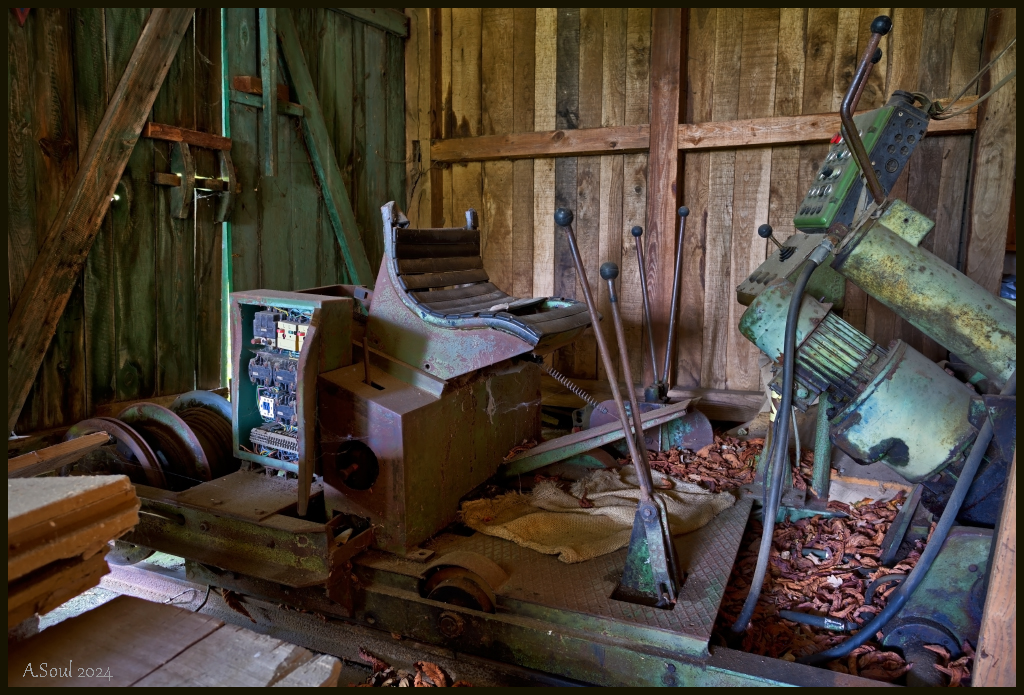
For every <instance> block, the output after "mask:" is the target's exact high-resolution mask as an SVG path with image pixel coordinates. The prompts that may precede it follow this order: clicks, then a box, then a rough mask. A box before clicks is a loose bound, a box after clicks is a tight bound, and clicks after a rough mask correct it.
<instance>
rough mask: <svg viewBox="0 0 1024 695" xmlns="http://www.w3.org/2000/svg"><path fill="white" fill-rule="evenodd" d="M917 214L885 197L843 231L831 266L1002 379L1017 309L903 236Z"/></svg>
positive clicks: (1013, 360)
mask: <svg viewBox="0 0 1024 695" xmlns="http://www.w3.org/2000/svg"><path fill="white" fill-rule="evenodd" d="M889 211H893V212H896V211H899V213H901V214H896V215H889V214H887V213H889ZM920 218H924V216H923V215H921V214H920V213H917V212H915V211H914V210H913V209H912V208H910V206H908V205H906V204H904V203H900V204H899V205H896V204H895V202H894V203H892V204H890V205H889V206H888V207H887V208H886V211H885V212H883V214H882V217H881V218H880V219H878V220H876V221H874V222H869V223H867V224H865V225H863V226H862V227H861V228H860V229H859V230H857V231H856V232H855V233H853V234H850V235H849V236H847V238H846V239H845V240H844V242H843V244H842V246H841V248H840V250H839V252H838V253H837V255H836V259H835V261H834V262H833V264H832V267H833V268H835V269H836V270H838V271H839V272H840V273H842V274H843V275H844V276H845V277H846V278H847V279H849V280H851V281H852V282H854V283H855V284H857V285H858V286H859V287H861V288H862V289H863V290H864V291H865V292H867V293H868V294H869V295H871V296H872V297H874V298H875V299H877V300H878V301H880V302H881V303H882V304H884V305H885V306H887V307H889V308H890V309H892V310H893V311H895V312H896V314H898V315H899V316H901V317H902V318H904V319H905V320H906V321H907V322H909V323H910V324H911V325H913V326H915V327H916V328H918V329H919V330H921V331H922V332H923V333H925V335H927V336H929V337H930V338H932V339H933V340H935V341H936V342H938V343H939V344H941V345H942V346H943V347H945V348H947V349H948V350H949V351H950V352H952V353H954V354H956V355H957V356H958V357H959V358H960V359H962V360H963V361H964V362H966V363H967V364H970V365H971V366H972V367H974V368H975V369H977V370H978V371H980V372H982V373H984V374H985V375H986V376H988V377H989V378H990V379H993V380H994V381H996V382H997V383H1002V382H1003V381H1005V380H1006V379H1007V378H1009V376H1010V374H1011V373H1012V372H1013V371H1014V370H1015V369H1016V367H1017V312H1016V310H1015V309H1014V308H1013V307H1011V306H1009V305H1007V304H1006V303H1004V302H1001V301H1000V300H999V299H998V298H997V297H996V296H994V295H993V294H991V293H990V292H988V291H987V290H985V289H984V288H982V287H981V286H979V285H977V284H976V283H975V282H974V281H972V280H970V279H969V278H968V277H967V276H966V275H963V274H962V273H960V272H958V271H957V270H955V269H954V268H952V267H950V266H949V265H948V264H946V263H945V262H943V261H942V260H941V259H939V258H938V257H936V256H935V255H933V254H931V253H929V252H928V251H926V250H924V249H922V248H919V247H916V246H914V245H912V244H911V243H909V242H908V241H907V240H906V239H905V238H904V237H903V236H902V234H906V235H908V236H910V237H911V238H914V237H915V236H917V235H919V230H920V229H922V228H923V226H924V224H925V223H924V221H922V220H921V219H920ZM924 219H925V220H926V219H927V218H924ZM904 220H907V222H904ZM914 230H917V231H916V232H915V231H914Z"/></svg>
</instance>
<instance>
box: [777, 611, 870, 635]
mask: <svg viewBox="0 0 1024 695" xmlns="http://www.w3.org/2000/svg"><path fill="white" fill-rule="evenodd" d="M779 617H780V618H783V619H784V620H792V621H793V622H794V623H801V624H803V625H810V626H811V627H818V628H821V629H823V630H831V631H832V632H850V631H851V630H856V629H857V628H859V627H860V625H858V624H857V623H855V622H854V621H852V620H842V619H840V618H833V617H832V616H831V615H814V614H812V613H801V612H800V611H779Z"/></svg>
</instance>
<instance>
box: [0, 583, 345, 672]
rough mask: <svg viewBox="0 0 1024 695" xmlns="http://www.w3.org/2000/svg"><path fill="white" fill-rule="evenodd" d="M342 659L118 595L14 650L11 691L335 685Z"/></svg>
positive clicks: (11, 650)
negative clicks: (28, 688) (87, 687)
mask: <svg viewBox="0 0 1024 695" xmlns="http://www.w3.org/2000/svg"><path fill="white" fill-rule="evenodd" d="M340 673H341V662H340V660H338V659H337V658H336V657H333V656H327V655H317V654H314V653H313V652H311V651H309V650H308V649H303V648H302V647H298V646H295V645H293V644H289V643H287V642H283V641H281V640H279V639H275V638H273V637H269V636H267V635H261V634H259V633H256V632H253V631H251V630H246V629H244V628H240V627H235V626H233V625H225V624H224V623H223V622H221V621H220V620H217V619H216V618H212V617H210V616H208V615H201V614H196V613H192V612H190V611H187V610H184V609H181V608H177V607H174V606H168V605H166V604H161V603H151V602H149V601H143V600H142V599H138V598H133V597H131V596H119V597H118V598H115V599H114V600H113V601H110V602H109V603H105V604H103V605H102V606H99V607H97V608H94V609H92V610H91V611H88V612H86V613H83V614H82V615H79V616H76V617H74V618H70V619H68V620H65V621H64V622H62V623H59V624H57V625H54V626H53V627H50V628H47V629H46V630H43V631H42V632H41V633H39V634H38V635H34V636H32V637H30V638H28V639H27V640H25V641H23V642H20V643H18V644H14V645H9V647H8V655H7V685H8V686H78V687H80V686H85V685H99V686H130V685H138V686H232V685H234V686H248V687H265V686H279V687H288V686H313V687H324V686H336V685H337V684H338V676H339V675H340Z"/></svg>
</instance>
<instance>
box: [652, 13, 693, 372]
mask: <svg viewBox="0 0 1024 695" xmlns="http://www.w3.org/2000/svg"><path fill="white" fill-rule="evenodd" d="M685 35H686V19H685V17H684V14H683V10H681V9H680V8H678V7H676V8H657V9H655V10H654V11H653V12H652V14H651V135H650V138H651V140H650V143H651V150H650V155H649V156H648V159H647V229H646V230H644V239H645V243H646V247H647V251H646V263H647V284H648V291H649V292H650V294H651V305H652V306H651V319H652V321H653V323H654V340H655V341H656V345H655V348H656V350H657V349H660V348H663V347H665V340H666V337H667V335H668V321H669V310H670V308H671V303H672V271H673V261H674V259H675V249H676V240H675V236H676V225H677V216H676V209H677V207H678V205H677V203H678V200H679V195H678V190H677V189H678V186H677V183H679V182H681V181H682V164H681V162H682V161H683V160H682V157H681V156H680V153H679V145H678V137H679V114H680V98H681V89H680V85H681V84H682V83H683V82H684V81H685V80H684V77H683V74H684V71H685V70H686V63H685V59H684V56H685V55H686V51H685V50H684V47H683V44H684V41H685ZM644 354H645V359H644V370H643V382H644V383H645V384H646V383H649V382H650V381H651V380H652V375H653V373H654V370H656V369H657V365H651V364H648V360H649V359H650V358H649V357H646V355H647V354H648V351H646V350H645V351H644ZM657 359H658V360H659V361H660V360H661V359H662V357H661V355H658V357H657ZM670 376H671V375H666V377H669V378H668V380H669V381H671V378H670Z"/></svg>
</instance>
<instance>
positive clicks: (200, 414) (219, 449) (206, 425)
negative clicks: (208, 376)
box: [170, 391, 240, 478]
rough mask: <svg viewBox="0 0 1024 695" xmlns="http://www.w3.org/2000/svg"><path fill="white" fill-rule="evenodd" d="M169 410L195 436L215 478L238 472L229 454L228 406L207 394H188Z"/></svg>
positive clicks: (236, 465) (229, 428) (234, 459)
mask: <svg viewBox="0 0 1024 695" xmlns="http://www.w3.org/2000/svg"><path fill="white" fill-rule="evenodd" d="M170 409H171V410H172V411H173V412H174V413H175V414H176V415H177V416H178V417H180V418H181V419H182V420H184V421H185V424H187V425H188V426H189V428H190V429H191V430H192V433H193V434H195V435H196V438H197V439H198V440H199V443H200V445H201V446H202V448H203V451H204V452H205V453H206V460H207V461H209V463H210V470H211V473H212V475H213V477H214V478H219V477H220V476H222V475H227V474H228V473H233V472H234V471H237V470H238V466H239V463H240V462H239V461H238V460H237V459H236V458H235V457H234V456H233V454H232V452H231V403H230V402H229V401H228V400H227V399H226V398H224V397H223V396H218V395H217V394H215V393H212V392H210V391H190V392H188V393H185V394H182V395H181V396H179V397H178V398H177V399H176V400H175V401H174V402H173V403H171V405H170Z"/></svg>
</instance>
